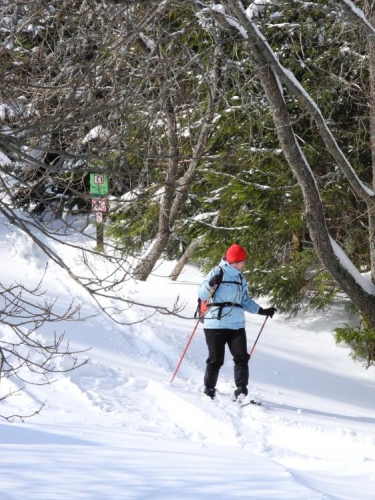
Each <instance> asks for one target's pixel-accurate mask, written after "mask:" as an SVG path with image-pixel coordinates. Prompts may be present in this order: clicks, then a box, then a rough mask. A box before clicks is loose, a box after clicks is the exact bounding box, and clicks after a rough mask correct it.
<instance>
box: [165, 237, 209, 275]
mask: <svg viewBox="0 0 375 500" xmlns="http://www.w3.org/2000/svg"><path fill="white" fill-rule="evenodd" d="M202 239H203V236H199V237H198V238H196V239H195V240H193V241H192V242H191V243H190V245H189V246H188V247H187V249H186V250H185V252H184V254H183V255H182V257H181V258H180V260H179V261H178V262H177V264H176V265H175V267H174V268H173V270H172V272H171V274H170V275H169V277H170V278H171V280H172V281H176V279H177V278H178V277H179V276H180V274H181V271H182V270H183V268H184V267H185V266H186V264H187V263H188V262H189V260H190V259H191V257H192V255H193V254H194V252H195V250H196V249H197V248H198V247H199V245H200V243H201V241H202Z"/></svg>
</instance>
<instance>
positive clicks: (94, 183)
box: [90, 173, 108, 196]
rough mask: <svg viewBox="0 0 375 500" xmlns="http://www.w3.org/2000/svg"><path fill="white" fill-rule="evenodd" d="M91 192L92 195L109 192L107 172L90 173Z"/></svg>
mask: <svg viewBox="0 0 375 500" xmlns="http://www.w3.org/2000/svg"><path fill="white" fill-rule="evenodd" d="M90 193H91V195H92V196H105V195H106V194H108V177H107V174H101V173H97V174H94V173H91V174H90Z"/></svg>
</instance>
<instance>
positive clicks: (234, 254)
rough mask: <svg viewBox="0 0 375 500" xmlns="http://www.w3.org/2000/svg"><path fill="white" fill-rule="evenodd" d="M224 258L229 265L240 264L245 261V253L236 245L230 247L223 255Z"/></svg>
mask: <svg viewBox="0 0 375 500" xmlns="http://www.w3.org/2000/svg"><path fill="white" fill-rule="evenodd" d="M225 258H226V260H227V262H229V264H234V263H235V262H242V261H244V260H246V259H247V253H246V251H245V249H244V248H242V247H241V246H240V245H237V243H234V245H232V246H230V247H229V248H228V250H227V253H226V254H225Z"/></svg>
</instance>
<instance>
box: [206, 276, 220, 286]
mask: <svg viewBox="0 0 375 500" xmlns="http://www.w3.org/2000/svg"><path fill="white" fill-rule="evenodd" d="M222 281H223V277H222V276H220V274H216V275H215V276H212V278H211V279H210V281H209V282H208V284H209V285H210V287H211V288H212V287H213V286H215V285H216V286H219V285H220V284H221V282H222Z"/></svg>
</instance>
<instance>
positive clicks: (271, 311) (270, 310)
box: [258, 307, 277, 318]
mask: <svg viewBox="0 0 375 500" xmlns="http://www.w3.org/2000/svg"><path fill="white" fill-rule="evenodd" d="M276 311H277V309H276V307H268V308H267V309H263V307H260V308H259V311H258V314H260V315H261V316H269V317H270V318H272V317H273V315H274V314H275V312H276Z"/></svg>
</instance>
